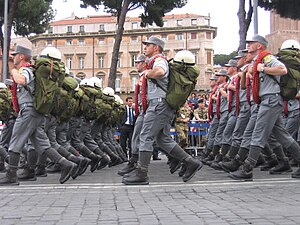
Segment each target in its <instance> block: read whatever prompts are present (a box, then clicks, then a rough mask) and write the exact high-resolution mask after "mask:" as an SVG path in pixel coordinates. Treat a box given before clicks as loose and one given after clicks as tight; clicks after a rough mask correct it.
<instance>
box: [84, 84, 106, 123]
mask: <svg viewBox="0 0 300 225" xmlns="http://www.w3.org/2000/svg"><path fill="white" fill-rule="evenodd" d="M80 88H81V89H82V90H83V92H84V95H83V96H82V98H81V100H80V114H81V115H82V116H84V117H85V118H86V119H88V120H96V119H98V118H99V117H101V116H102V115H103V110H102V107H103V100H102V92H101V90H100V89H96V88H93V87H89V86H80Z"/></svg>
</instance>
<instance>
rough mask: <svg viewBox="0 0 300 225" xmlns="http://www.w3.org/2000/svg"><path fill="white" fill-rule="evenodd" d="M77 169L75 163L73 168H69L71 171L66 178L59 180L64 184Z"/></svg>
mask: <svg viewBox="0 0 300 225" xmlns="http://www.w3.org/2000/svg"><path fill="white" fill-rule="evenodd" d="M76 170H77V166H76V165H74V164H73V165H72V168H71V169H70V170H69V173H68V174H67V176H66V177H65V178H64V179H59V182H60V183H61V184H64V183H65V182H67V181H68V180H69V179H70V177H71V175H72V174H73V173H75V172H76Z"/></svg>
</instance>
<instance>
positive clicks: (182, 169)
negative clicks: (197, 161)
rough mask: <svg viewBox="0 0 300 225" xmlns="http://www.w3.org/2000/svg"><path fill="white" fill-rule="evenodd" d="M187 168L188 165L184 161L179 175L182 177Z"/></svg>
mask: <svg viewBox="0 0 300 225" xmlns="http://www.w3.org/2000/svg"><path fill="white" fill-rule="evenodd" d="M186 169H187V167H186V165H185V164H184V163H182V166H181V169H180V171H179V172H178V176H179V177H182V176H183V175H184V174H185V172H186Z"/></svg>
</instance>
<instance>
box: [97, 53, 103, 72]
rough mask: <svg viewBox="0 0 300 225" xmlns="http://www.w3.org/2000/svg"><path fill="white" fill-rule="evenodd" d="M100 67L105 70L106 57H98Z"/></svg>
mask: <svg viewBox="0 0 300 225" xmlns="http://www.w3.org/2000/svg"><path fill="white" fill-rule="evenodd" d="M98 67H99V69H101V68H104V55H99V56H98Z"/></svg>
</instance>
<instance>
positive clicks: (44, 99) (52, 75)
mask: <svg viewBox="0 0 300 225" xmlns="http://www.w3.org/2000/svg"><path fill="white" fill-rule="evenodd" d="M34 65H35V67H34V71H33V72H34V75H35V91H34V103H33V104H34V107H35V109H36V111H37V112H39V113H42V114H49V113H50V112H51V111H52V109H53V108H54V107H55V105H54V104H56V103H57V102H58V101H55V99H57V98H59V94H60V87H61V86H62V83H63V80H64V78H65V64H64V63H63V62H59V61H56V60H53V59H49V58H39V59H37V60H36V61H35V64H34Z"/></svg>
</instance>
